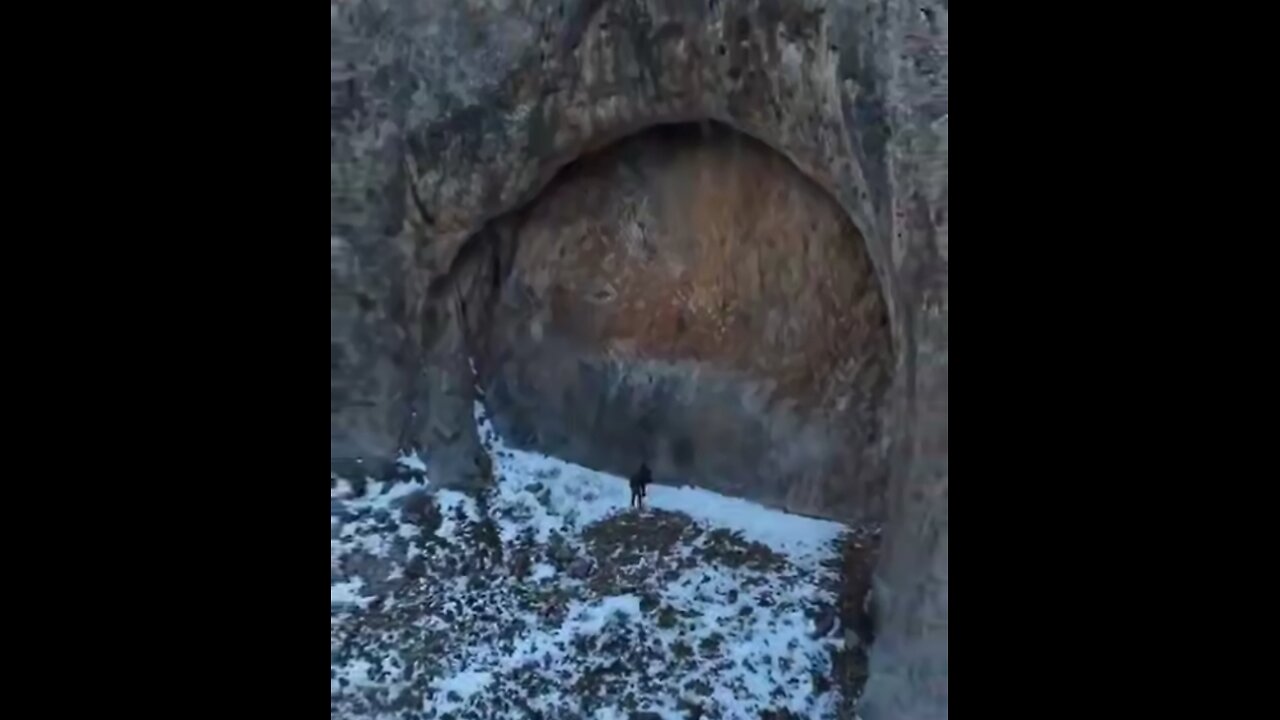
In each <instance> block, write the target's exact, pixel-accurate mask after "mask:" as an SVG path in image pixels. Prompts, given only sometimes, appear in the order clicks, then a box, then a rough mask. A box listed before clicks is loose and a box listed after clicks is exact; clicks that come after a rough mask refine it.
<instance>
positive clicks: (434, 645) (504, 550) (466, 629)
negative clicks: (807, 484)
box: [330, 419, 848, 720]
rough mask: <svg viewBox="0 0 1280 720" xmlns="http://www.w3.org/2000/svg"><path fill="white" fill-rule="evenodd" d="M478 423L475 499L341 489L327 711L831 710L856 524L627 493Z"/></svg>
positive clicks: (408, 486)
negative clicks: (485, 448) (479, 486)
mask: <svg viewBox="0 0 1280 720" xmlns="http://www.w3.org/2000/svg"><path fill="white" fill-rule="evenodd" d="M480 430H481V433H482V435H481V436H482V437H486V438H490V441H489V444H490V445H491V452H492V455H493V459H494V468H495V475H496V477H497V487H496V489H495V490H494V491H493V493H492V494H491V495H490V496H489V497H487V498H483V499H481V501H480V502H477V500H476V499H473V498H470V497H467V496H465V495H462V494H461V493H457V492H453V491H449V490H439V491H434V490H433V489H432V488H431V487H430V483H429V482H425V483H422V484H417V483H413V482H404V483H399V484H392V485H387V486H385V487H379V488H375V491H374V492H372V493H370V494H369V495H366V496H362V497H350V495H351V491H350V487H349V486H348V485H347V484H346V483H339V484H338V487H336V488H335V489H334V491H333V493H332V508H331V514H332V515H333V539H332V547H331V558H332V568H333V572H332V585H331V590H330V604H331V608H332V620H331V630H332V631H331V645H332V651H333V655H332V657H333V667H332V671H331V676H332V679H331V695H332V708H333V716H334V717H350V718H363V717H420V718H433V719H441V718H454V719H455V720H461V718H537V717H541V718H547V719H548V720H552V719H554V720H560V719H562V718H564V719H569V718H599V719H601V720H603V719H606V718H646V719H648V720H652V719H653V718H672V719H674V718H681V719H683V718H782V717H802V718H824V717H835V708H836V705H837V702H838V700H839V698H838V697H837V692H836V691H835V689H834V688H832V687H831V683H830V681H829V678H830V677H831V658H832V654H833V653H834V652H835V651H837V650H839V649H840V647H841V642H842V641H841V640H839V638H840V637H841V633H840V632H838V631H837V630H836V628H834V625H835V624H837V623H836V621H835V619H834V617H835V615H834V609H833V605H834V602H835V596H834V587H835V582H834V580H835V579H834V577H833V572H834V570H833V569H831V567H830V562H831V561H832V560H833V558H834V557H835V555H836V553H837V552H838V550H837V544H838V542H839V539H840V537H841V535H842V534H843V533H844V532H846V531H847V530H848V528H846V527H844V526H842V525H839V524H837V523H832V522H824V521H819V520H813V519H809V518H803V517H798V516H793V515H787V514H785V513H781V512H778V511H774V510H770V509H767V508H764V507H762V506H759V505H757V504H754V503H750V502H746V501H742V500H737V499H733V498H727V497H723V496H720V495H717V494H715V493H712V492H708V491H705V490H699V489H695V488H674V487H664V486H657V485H653V486H650V488H649V496H648V500H649V502H648V505H649V507H647V508H646V509H645V510H643V511H635V510H630V509H629V508H628V501H629V497H630V492H629V488H628V485H627V482H626V481H625V480H624V479H622V478H617V477H613V476H610V475H607V474H603V473H599V472H595V471H592V470H589V469H587V468H583V467H580V466H576V465H573V464H570V463H566V462H563V461H560V460H557V459H554V458H549V457H546V456H542V455H539V454H536V453H529V452H523V451H520V450H516V449H513V448H508V447H506V446H505V445H504V444H503V443H502V442H501V440H500V439H499V438H497V436H496V434H494V433H493V430H492V428H491V427H489V426H488V424H487V423H485V422H484V421H483V420H482V419H481V420H480ZM403 462H404V463H405V464H406V465H420V461H419V460H418V459H417V458H406V459H405V460H404V461H403ZM418 469H421V467H419V468H418ZM486 506H487V507H486Z"/></svg>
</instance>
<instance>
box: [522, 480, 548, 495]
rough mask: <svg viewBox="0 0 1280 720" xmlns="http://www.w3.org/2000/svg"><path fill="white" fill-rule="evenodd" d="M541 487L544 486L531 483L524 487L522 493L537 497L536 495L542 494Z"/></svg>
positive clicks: (538, 483)
mask: <svg viewBox="0 0 1280 720" xmlns="http://www.w3.org/2000/svg"><path fill="white" fill-rule="evenodd" d="M543 487H545V486H544V485H543V484H542V483H540V482H531V483H529V484H528V485H525V486H524V491H525V492H527V493H532V494H534V495H537V494H538V493H540V492H542V488H543Z"/></svg>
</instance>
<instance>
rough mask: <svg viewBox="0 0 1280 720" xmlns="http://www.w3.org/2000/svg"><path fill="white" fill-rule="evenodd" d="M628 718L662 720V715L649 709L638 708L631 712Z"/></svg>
mask: <svg viewBox="0 0 1280 720" xmlns="http://www.w3.org/2000/svg"><path fill="white" fill-rule="evenodd" d="M630 720H662V716H661V715H659V714H658V713H656V712H652V711H650V710H638V711H636V712H633V713H631V715H630Z"/></svg>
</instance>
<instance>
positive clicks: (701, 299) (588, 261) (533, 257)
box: [471, 125, 891, 518]
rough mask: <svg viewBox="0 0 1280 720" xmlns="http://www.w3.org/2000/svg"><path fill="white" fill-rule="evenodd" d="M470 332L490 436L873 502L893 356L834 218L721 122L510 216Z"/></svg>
mask: <svg viewBox="0 0 1280 720" xmlns="http://www.w3.org/2000/svg"><path fill="white" fill-rule="evenodd" d="M504 222H505V223H509V224H511V225H512V226H513V227H512V228H511V229H510V230H508V231H507V232H505V233H503V235H504V236H505V237H506V238H507V242H511V243H514V248H513V249H512V250H511V251H508V252H505V253H504V254H509V255H512V256H513V260H512V263H511V265H510V266H509V267H508V268H507V269H506V271H505V272H504V273H502V274H503V276H504V278H505V279H504V280H503V284H502V287H501V289H500V290H498V291H497V295H498V297H496V298H494V299H493V300H492V302H495V303H497V304H498V308H497V309H496V310H495V311H494V312H492V313H489V314H488V315H487V316H486V318H487V319H486V320H485V321H484V326H483V327H478V328H476V334H477V336H478V337H477V338H476V340H475V341H473V342H472V344H471V345H472V347H473V348H475V349H476V350H477V360H476V362H477V365H478V366H479V368H480V375H481V377H482V378H483V381H484V382H483V385H484V387H485V390H486V396H487V398H488V405H489V408H490V410H491V411H492V413H493V417H494V421H495V424H496V425H497V426H498V428H499V430H500V431H502V433H503V436H504V437H507V438H510V439H512V440H513V441H517V442H519V441H520V440H523V441H524V444H525V445H529V446H533V447H534V448H536V449H537V450H539V451H542V452H546V453H550V454H553V455H556V456H558V457H562V458H566V459H569V460H573V461H575V462H579V463H581V464H584V465H587V466H590V467H595V468H599V469H604V470H610V471H613V472H615V473H617V474H620V475H623V476H626V475H627V474H629V473H631V472H633V471H634V470H635V468H637V467H638V466H639V465H640V463H641V461H648V462H649V464H650V466H651V467H653V469H654V471H655V472H656V473H657V477H658V480H659V482H663V481H668V482H673V481H680V482H692V483H693V484H696V485H701V486H704V487H709V488H712V489H715V490H718V491H722V492H729V493H732V494H736V495H739V496H745V497H749V498H751V499H754V500H758V501H762V502H765V503H769V504H772V505H775V506H778V507H786V508H789V509H791V510H795V511H799V512H803V513H806V514H811V515H830V514H837V515H838V516H843V517H849V518H852V517H856V516H860V515H875V514H877V513H878V511H879V509H880V507H879V500H880V499H881V497H882V490H883V487H882V484H881V482H880V481H881V480H882V479H883V474H882V469H883V457H882V453H881V449H882V448H881V445H880V444H879V443H878V437H879V431H880V427H879V423H880V421H881V419H882V413H881V412H880V410H881V408H882V403H881V401H882V399H883V396H884V392H885V390H886V388H887V385H888V382H887V381H888V377H889V371H890V367H891V358H890V351H889V332H888V324H887V320H886V316H885V310H884V304H883V302H882V300H881V296H880V292H879V288H878V286H877V284H876V281H875V278H874V275H873V272H872V269H871V263H870V260H869V259H868V257H867V254H866V249H865V243H864V242H863V240H862V238H861V237H860V236H859V235H858V233H857V230H856V229H855V228H854V227H853V225H852V224H851V223H850V222H849V219H848V217H847V216H846V215H845V214H844V212H843V211H842V210H841V209H840V208H839V206H837V205H836V204H835V203H834V202H833V201H832V200H831V198H830V196H829V195H827V194H826V192H825V191H823V190H822V189H820V188H818V187H817V186H816V185H814V184H813V183H812V182H810V181H809V180H808V179H807V178H805V177H804V176H803V175H801V174H800V173H799V172H798V171H797V170H796V169H795V168H794V167H793V166H792V165H791V164H790V163H789V162H788V161H787V160H786V159H785V158H783V157H782V156H781V155H779V154H777V153H776V152H773V151H771V150H769V149H768V148H767V147H765V146H763V145H762V144H760V143H758V142H756V141H754V140H752V139H750V138H746V137H744V136H742V135H740V134H737V133H733V132H731V131H728V130H726V129H724V128H723V127H721V126H715V125H706V126H704V127H702V128H699V127H698V126H697V125H681V126H674V127H670V126H669V127H665V128H662V129H661V130H653V131H647V132H645V133H642V134H640V135H637V136H634V137H633V138H631V139H629V140H626V141H623V142H621V143H619V144H618V145H614V146H611V148H610V149H609V150H608V151H603V152H600V153H596V154H593V155H592V156H590V157H589V158H587V159H584V161H583V162H580V163H576V164H575V165H573V166H571V168H568V169H566V170H565V171H564V172H562V174H561V175H559V176H558V177H557V179H556V180H555V181H554V182H553V183H552V185H550V186H549V187H548V188H547V189H546V190H545V191H544V192H543V193H542V194H541V195H539V196H538V198H537V199H536V200H535V201H534V202H533V203H532V204H531V205H530V206H527V207H526V208H525V209H524V210H522V211H521V212H519V213H517V214H515V216H514V217H512V218H510V219H507V220H504Z"/></svg>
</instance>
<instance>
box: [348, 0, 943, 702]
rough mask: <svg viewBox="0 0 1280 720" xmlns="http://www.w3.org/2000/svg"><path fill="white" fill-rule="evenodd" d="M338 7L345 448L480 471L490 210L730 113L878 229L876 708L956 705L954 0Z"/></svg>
mask: <svg viewBox="0 0 1280 720" xmlns="http://www.w3.org/2000/svg"><path fill="white" fill-rule="evenodd" d="M330 9H331V17H332V22H331V54H332V68H331V79H332V84H331V127H332V132H331V143H330V149H331V171H330V176H331V177H330V183H331V185H330V187H331V208H332V209H331V217H330V224H331V233H330V235H331V237H330V254H331V260H332V273H331V284H332V324H331V381H330V398H331V407H330V411H331V462H332V464H333V468H334V470H335V471H336V472H340V473H369V474H377V473H379V472H382V471H385V469H386V467H387V466H388V465H389V463H390V462H391V461H392V460H393V458H394V457H395V454H396V452H397V451H398V450H399V449H400V448H407V447H413V446H418V447H422V448H424V449H426V450H427V451H428V454H429V456H430V463H431V465H432V467H431V472H432V475H433V479H438V480H440V481H445V482H456V483H459V484H465V483H471V482H478V481H483V479H484V475H485V472H486V469H485V468H484V467H483V466H482V464H478V463H481V461H479V460H478V459H477V456H478V455H480V453H479V452H478V449H479V443H478V439H477V438H476V437H475V433H474V430H473V429H472V428H473V426H472V424H471V422H470V412H471V408H470V402H471V397H470V393H471V387H472V378H471V377H470V370H469V368H468V366H467V363H466V359H465V356H466V353H467V352H468V349H467V348H466V342H467V333H464V332H461V327H462V326H463V325H464V324H465V323H466V322H467V320H466V317H465V313H466V312H467V308H468V307H469V306H470V307H472V308H474V307H475V300H476V299H477V293H478V292H479V289H480V288H483V286H484V282H485V281H486V280H488V281H491V280H492V278H491V277H488V276H487V275H486V273H490V272H491V271H488V270H484V269H483V265H481V264H477V263H470V264H471V265H475V266H476V268H477V269H474V270H470V271H467V272H461V270H462V269H463V268H464V267H465V266H466V265H467V263H461V264H458V263H456V261H457V260H458V257H459V255H460V253H461V254H462V255H463V256H466V254H467V252H466V251H465V250H464V246H475V247H477V248H482V247H484V236H485V235H486V234H487V232H488V231H486V233H479V234H477V231H479V230H480V229H481V228H483V227H485V225H486V223H488V222H489V221H490V220H491V219H492V218H495V217H498V216H500V215H503V214H505V213H508V212H510V211H512V210H514V209H516V208H518V207H520V206H522V205H524V204H525V203H527V202H528V201H529V200H530V199H532V198H533V197H534V196H535V195H536V194H537V193H538V192H539V191H540V190H541V189H542V188H543V187H544V186H545V185H546V183H547V182H548V181H549V180H550V178H551V177H552V176H553V175H554V173H555V172H556V170H557V169H559V168H560V167H562V166H563V165H565V164H567V163H569V162H571V161H572V160H574V159H576V158H577V157H579V156H581V155H582V154H583V153H584V152H586V151H589V150H591V149H596V148H599V147H602V146H605V145H607V144H610V143H612V142H614V141H616V140H618V139H620V138H622V137H624V136H626V135H629V134H632V133H634V132H636V131H639V130H642V129H644V128H646V127H649V126H652V125H655V124H659V123H667V122H677V121H698V120H704V119H714V120H718V121H721V122H723V123H725V124H727V125H729V126H730V127H733V128H735V129H736V130H738V131H741V132H744V133H746V134H749V135H752V136H754V137H756V138H759V139H760V140H762V141H763V142H764V143H766V144H767V145H768V146H769V147H771V148H773V149H774V150H776V151H777V152H779V153H782V154H783V155H785V156H787V157H788V158H789V159H790V160H792V161H793V162H794V164H795V165H796V166H797V167H798V168H799V169H800V170H801V171H802V172H803V173H804V174H805V175H806V176H808V177H809V178H810V179H811V180H812V181H814V182H815V183H817V184H818V185H819V186H821V187H822V188H823V189H825V190H826V191H827V192H828V193H829V194H830V195H831V196H832V197H833V198H834V199H835V201H836V202H837V203H838V204H839V205H840V206H841V207H842V208H843V209H844V211H845V212H846V213H847V214H848V216H849V218H850V219H851V220H852V221H853V223H854V224H855V225H856V226H857V228H858V229H859V230H860V231H861V234H862V236H863V238H864V239H865V241H866V246H867V251H868V253H869V255H870V258H871V261H872V265H873V267H874V269H875V275H876V279H877V281H878V283H879V285H880V289H881V292H882V294H883V297H884V301H885V305H886V308H887V311H888V317H889V328H890V333H891V337H892V346H893V369H892V379H891V381H890V389H889V392H888V395H887V409H888V411H887V415H886V418H887V425H886V438H887V440H888V441H889V443H890V448H889V454H888V463H889V490H888V493H887V500H888V508H887V510H888V512H887V515H888V525H887V527H886V532H885V546H884V552H883V555H882V560H881V563H880V566H879V570H878V572H877V579H876V592H875V595H876V598H877V603H876V604H877V625H878V628H877V633H876V641H875V645H874V648H873V651H872V658H871V678H870V681H869V682H868V685H867V689H866V694H865V696H864V700H863V704H862V707H861V710H860V711H861V714H862V715H863V717H864V718H867V720H877V719H878V718H936V717H945V716H946V698H947V559H948V541H947V538H948V534H947V524H948V520H947V517H948V458H947V444H948V432H947V406H948V389H947V364H948V339H947V338H948V333H947V317H948V270H947V268H948V225H949V219H948V201H947V192H948V174H947V152H948V151H947V141H948V118H947V78H948V70H947V42H948V24H947V23H948V7H947V3H946V2H945V0H942V2H934V1H933V0H878V1H873V0H826V1H825V2H823V1H815V0H737V1H730V0H707V1H706V2H685V1H683V0H681V1H679V2H672V1H670V0H564V2H536V1H535V0H452V1H445V0H431V1H428V0H331V4H330ZM488 245H489V246H495V247H500V246H501V243H488ZM472 252H473V254H472V256H471V257H473V258H474V257H480V258H482V259H483V258H484V251H483V250H475V251H472ZM499 259H501V258H499ZM454 269H457V270H459V272H451V270H454ZM479 295H480V296H483V293H479ZM481 304H483V303H481Z"/></svg>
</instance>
